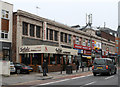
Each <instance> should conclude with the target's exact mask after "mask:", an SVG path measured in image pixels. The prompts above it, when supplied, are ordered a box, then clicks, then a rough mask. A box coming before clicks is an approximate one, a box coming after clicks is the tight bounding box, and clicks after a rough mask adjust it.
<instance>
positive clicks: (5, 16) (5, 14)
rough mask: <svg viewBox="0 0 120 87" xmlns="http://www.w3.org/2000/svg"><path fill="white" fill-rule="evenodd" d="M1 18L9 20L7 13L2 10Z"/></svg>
mask: <svg viewBox="0 0 120 87" xmlns="http://www.w3.org/2000/svg"><path fill="white" fill-rule="evenodd" d="M2 18H7V19H8V18H9V11H6V10H2Z"/></svg>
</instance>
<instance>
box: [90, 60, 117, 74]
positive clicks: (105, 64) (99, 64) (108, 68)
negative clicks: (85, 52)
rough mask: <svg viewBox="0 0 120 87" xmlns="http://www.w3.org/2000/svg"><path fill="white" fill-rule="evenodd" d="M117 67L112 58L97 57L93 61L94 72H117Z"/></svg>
mask: <svg viewBox="0 0 120 87" xmlns="http://www.w3.org/2000/svg"><path fill="white" fill-rule="evenodd" d="M116 71H117V68H116V65H115V63H114V62H113V61H112V59H110V58H95V60H94V61H93V66H92V72H93V75H94V76H96V74H108V75H112V74H116Z"/></svg>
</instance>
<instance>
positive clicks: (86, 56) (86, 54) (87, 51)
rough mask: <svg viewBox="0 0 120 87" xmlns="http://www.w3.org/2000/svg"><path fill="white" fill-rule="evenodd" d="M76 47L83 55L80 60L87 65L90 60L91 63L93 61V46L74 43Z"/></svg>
mask: <svg viewBox="0 0 120 87" xmlns="http://www.w3.org/2000/svg"><path fill="white" fill-rule="evenodd" d="M74 49H76V50H78V55H79V56H80V57H81V59H80V60H81V62H82V63H84V65H85V66H87V65H88V61H89V62H90V64H91V63H92V60H91V59H92V58H91V50H92V49H91V47H88V46H82V45H77V44H74Z"/></svg>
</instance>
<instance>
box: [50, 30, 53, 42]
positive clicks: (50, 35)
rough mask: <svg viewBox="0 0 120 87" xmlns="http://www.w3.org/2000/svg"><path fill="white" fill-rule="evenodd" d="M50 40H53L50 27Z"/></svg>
mask: <svg viewBox="0 0 120 87" xmlns="http://www.w3.org/2000/svg"><path fill="white" fill-rule="evenodd" d="M50 40H53V30H51V29H50Z"/></svg>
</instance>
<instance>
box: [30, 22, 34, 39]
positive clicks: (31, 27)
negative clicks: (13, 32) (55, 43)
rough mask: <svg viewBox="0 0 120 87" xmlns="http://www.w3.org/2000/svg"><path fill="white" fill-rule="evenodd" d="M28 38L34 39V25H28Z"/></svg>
mask: <svg viewBox="0 0 120 87" xmlns="http://www.w3.org/2000/svg"><path fill="white" fill-rule="evenodd" d="M30 36H32V37H34V25H33V24H30Z"/></svg>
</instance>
